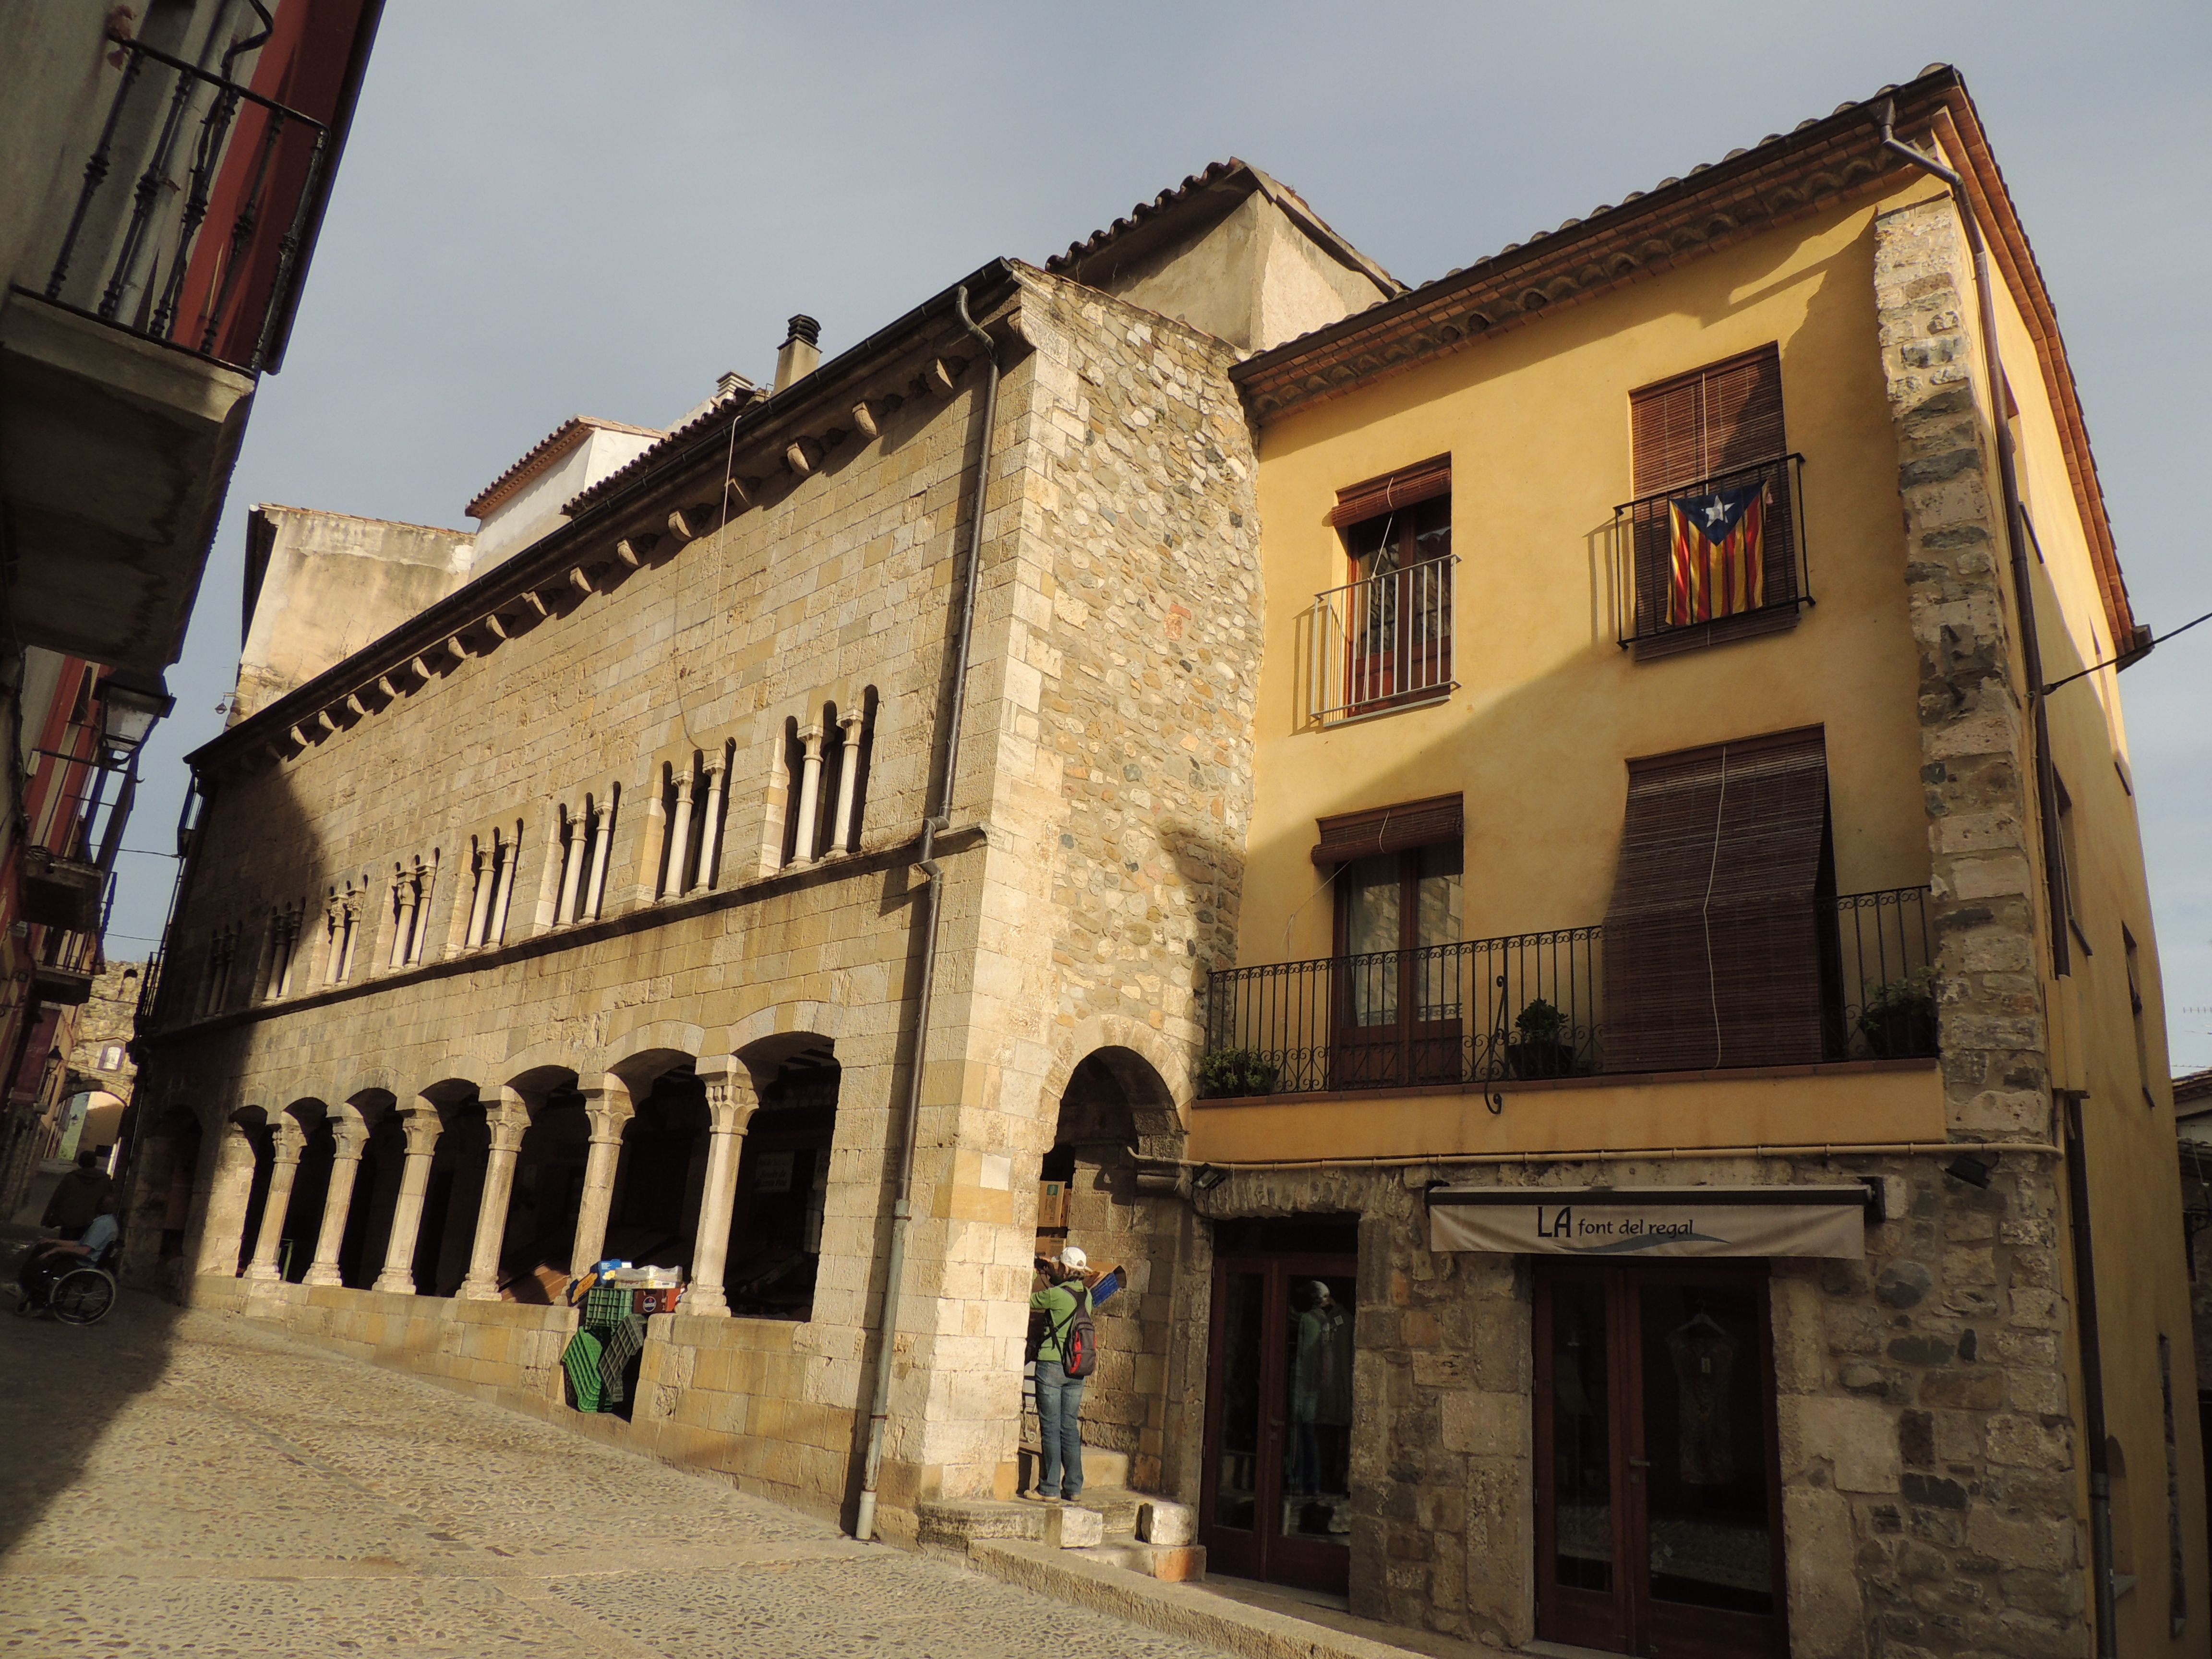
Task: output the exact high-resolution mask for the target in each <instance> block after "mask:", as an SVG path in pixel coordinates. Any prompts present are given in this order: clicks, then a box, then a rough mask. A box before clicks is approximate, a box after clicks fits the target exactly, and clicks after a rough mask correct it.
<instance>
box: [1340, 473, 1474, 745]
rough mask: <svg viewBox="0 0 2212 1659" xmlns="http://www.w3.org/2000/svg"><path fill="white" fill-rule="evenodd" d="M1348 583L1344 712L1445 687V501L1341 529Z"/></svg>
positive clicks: (1447, 510)
mask: <svg viewBox="0 0 2212 1659" xmlns="http://www.w3.org/2000/svg"><path fill="white" fill-rule="evenodd" d="M1344 543H1345V550H1346V553H1348V554H1349V555H1350V556H1351V560H1352V586H1350V588H1349V589H1348V590H1347V591H1346V602H1347V604H1346V617H1345V623H1346V626H1345V636H1346V653H1347V654H1348V660H1347V661H1346V689H1347V693H1348V702H1349V704H1350V712H1352V713H1354V714H1364V713H1368V712H1370V711H1373V710H1376V709H1382V708H1389V706H1391V705H1392V704H1394V703H1396V702H1401V701H1404V700H1407V699H1409V698H1415V697H1422V696H1435V695H1437V693H1439V692H1441V691H1443V690H1448V689H1449V686H1450V684H1451V616H1452V605H1451V558H1450V554H1451V497H1450V496H1449V495H1444V496H1442V497H1439V498H1436V499H1432V500H1430V501H1421V502H1419V503H1417V504H1416V505H1413V506H1411V507H1398V508H1396V509H1395V510H1392V511H1389V512H1385V513H1383V514H1382V515H1381V516H1380V517H1377V518H1371V519H1368V520H1364V521H1362V522H1360V523H1358V524H1354V525H1351V526H1346V529H1345V532H1344Z"/></svg>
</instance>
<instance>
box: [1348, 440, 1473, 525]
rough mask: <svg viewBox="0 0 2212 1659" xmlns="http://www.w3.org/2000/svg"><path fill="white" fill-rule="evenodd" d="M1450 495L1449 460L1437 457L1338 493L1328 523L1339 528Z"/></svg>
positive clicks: (1448, 457) (1445, 456)
mask: <svg viewBox="0 0 2212 1659" xmlns="http://www.w3.org/2000/svg"><path fill="white" fill-rule="evenodd" d="M1450 494H1451V457H1450V456H1449V455H1438V456H1436V457H1434V458H1433V459H1429V460H1425V461H1422V462H1420V463H1419V464H1418V465H1413V466H1406V467H1401V468H1399V469H1398V471H1395V472H1386V473H1384V474H1383V476H1382V477H1379V478H1368V479H1364V480H1363V481H1362V482H1360V483H1356V484H1352V485H1351V486H1349V487H1348V488H1346V489H1340V490H1338V491H1337V492H1336V506H1335V507H1334V508H1333V509H1332V510H1331V511H1330V513H1329V515H1328V521H1329V522H1330V523H1331V524H1333V525H1334V526H1337V527H1338V528H1340V529H1341V528H1342V527H1343V526H1346V525H1348V524H1358V523H1360V522H1361V521H1362V520H1367V519H1372V518H1377V517H1379V516H1381V515H1382V514H1383V513H1389V512H1391V511H1393V510H1395V509H1396V508H1398V507H1411V506H1413V504H1414V503H1415V502H1416V501H1434V500H1435V499H1436V498H1437V496H1439V495H1450Z"/></svg>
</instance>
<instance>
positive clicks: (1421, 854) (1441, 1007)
mask: <svg viewBox="0 0 2212 1659" xmlns="http://www.w3.org/2000/svg"><path fill="white" fill-rule="evenodd" d="M1464 856H1465V855H1464V853H1463V851H1462V842H1460V841H1459V840H1458V839H1456V838H1455V839H1454V840H1451V841H1449V842H1431V843H1430V844H1429V845H1426V846H1423V847H1409V848H1403V849H1401V850H1400V851H1396V852H1389V853H1380V854H1371V855H1370V856H1369V857H1366V858H1361V859H1354V860H1351V861H1350V862H1348V863H1346V864H1345V865H1343V866H1340V869H1339V871H1338V873H1337V878H1336V887H1337V907H1336V963H1335V979H1336V987H1337V992H1336V1004H1337V1006H1336V1042H1335V1045H1334V1048H1335V1054H1334V1066H1333V1073H1334V1086H1335V1087H1337V1088H1340V1089H1346V1088H1361V1087H1374V1086H1381V1085H1389V1084H1401V1083H1455V1082H1457V1081H1459V1079H1460V1074H1461V1069H1462V1048H1463V1046H1464V1038H1465V1029H1464V1028H1465V1025H1466V1018H1467V1011H1466V1009H1465V1007H1464V1006H1462V1002H1463V996H1462V987H1461V986H1460V983H1459V978H1460V975H1459V969H1460V965H1461V964H1460V962H1459V952H1458V951H1455V950H1454V949H1453V948H1452V947H1453V946H1455V945H1457V944H1458V942H1459V928H1460V884H1461V871H1462V861H1463V859H1464Z"/></svg>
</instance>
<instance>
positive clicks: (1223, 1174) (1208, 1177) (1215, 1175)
mask: <svg viewBox="0 0 2212 1659" xmlns="http://www.w3.org/2000/svg"><path fill="white" fill-rule="evenodd" d="M1228 1179H1229V1171H1228V1170H1217V1169H1215V1168H1214V1167H1213V1165H1212V1164H1200V1165H1199V1166H1198V1171H1197V1173H1196V1174H1194V1175H1193V1176H1191V1178H1190V1184H1191V1185H1192V1186H1194V1187H1195V1188H1198V1190H1199V1191H1200V1192H1201V1193H1210V1192H1212V1190H1213V1189H1214V1188H1216V1187H1218V1186H1219V1185H1220V1184H1221V1183H1222V1182H1225V1181H1226V1180H1228Z"/></svg>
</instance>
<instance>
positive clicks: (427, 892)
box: [407, 858, 438, 964]
mask: <svg viewBox="0 0 2212 1659" xmlns="http://www.w3.org/2000/svg"><path fill="white" fill-rule="evenodd" d="M437 891H438V865H437V861H436V860H435V858H433V860H431V863H430V867H429V868H428V869H427V870H419V871H417V872H416V875H415V927H414V936H413V937H412V938H411V939H409V940H408V942H407V960H408V962H409V963H410V964H411V963H417V962H420V961H422V940H423V936H424V935H425V934H427V933H428V932H429V931H430V901H431V899H432V898H434V897H435V896H436V895H437Z"/></svg>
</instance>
